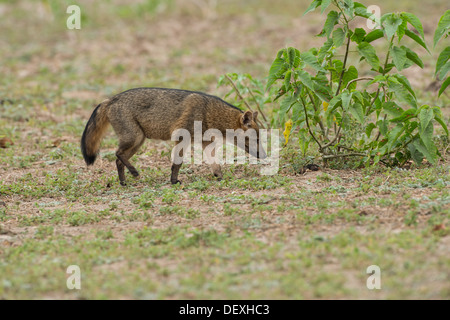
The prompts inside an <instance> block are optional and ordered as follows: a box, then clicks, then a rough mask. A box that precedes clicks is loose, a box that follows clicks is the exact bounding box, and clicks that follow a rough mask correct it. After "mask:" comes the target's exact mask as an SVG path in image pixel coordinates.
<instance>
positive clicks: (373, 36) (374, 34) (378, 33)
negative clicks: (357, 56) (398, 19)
mask: <svg viewBox="0 0 450 320" xmlns="http://www.w3.org/2000/svg"><path fill="white" fill-rule="evenodd" d="M383 36H384V33H383V31H382V30H380V29H375V30H373V31H371V32H369V33H368V34H367V35H366V36H365V37H364V42H367V43H370V42H372V41H375V40H377V39H380V38H383Z"/></svg>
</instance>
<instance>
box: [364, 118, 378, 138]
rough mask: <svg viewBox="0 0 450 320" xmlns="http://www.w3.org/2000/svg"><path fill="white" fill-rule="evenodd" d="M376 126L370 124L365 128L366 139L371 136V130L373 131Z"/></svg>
mask: <svg viewBox="0 0 450 320" xmlns="http://www.w3.org/2000/svg"><path fill="white" fill-rule="evenodd" d="M376 127H377V126H376V125H375V124H373V123H372V122H371V123H369V125H368V126H367V127H366V135H367V138H368V139H369V138H370V135H371V134H372V131H373V129H375V128H376Z"/></svg>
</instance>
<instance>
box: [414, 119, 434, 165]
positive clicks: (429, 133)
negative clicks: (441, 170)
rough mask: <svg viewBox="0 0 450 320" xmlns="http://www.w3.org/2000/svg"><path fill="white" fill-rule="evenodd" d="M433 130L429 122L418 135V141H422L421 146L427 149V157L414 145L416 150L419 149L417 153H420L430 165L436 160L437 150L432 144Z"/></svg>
mask: <svg viewBox="0 0 450 320" xmlns="http://www.w3.org/2000/svg"><path fill="white" fill-rule="evenodd" d="M433 130H434V127H433V123H431V122H430V123H429V124H428V126H427V127H426V128H425V130H424V131H423V132H420V133H419V136H420V140H422V142H423V145H424V146H425V148H426V149H427V151H428V155H427V154H425V153H424V152H422V150H421V149H420V148H419V147H417V145H416V147H417V149H419V151H420V152H422V153H423V154H424V156H425V157H426V158H427V159H428V161H430V162H431V163H434V162H435V161H436V159H437V148H436V146H435V145H434V143H433Z"/></svg>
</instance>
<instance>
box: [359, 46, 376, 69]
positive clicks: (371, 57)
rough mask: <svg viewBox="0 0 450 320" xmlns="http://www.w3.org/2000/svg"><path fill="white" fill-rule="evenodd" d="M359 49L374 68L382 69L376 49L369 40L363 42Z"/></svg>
mask: <svg viewBox="0 0 450 320" xmlns="http://www.w3.org/2000/svg"><path fill="white" fill-rule="evenodd" d="M357 50H358V52H359V54H360V55H362V56H363V57H364V58H365V59H366V60H367V62H368V63H369V64H370V65H371V66H372V68H373V69H375V70H378V69H380V59H378V56H377V53H376V51H375V49H374V48H373V47H372V46H371V45H370V44H369V43H367V42H361V43H360V44H359V45H358V47H357Z"/></svg>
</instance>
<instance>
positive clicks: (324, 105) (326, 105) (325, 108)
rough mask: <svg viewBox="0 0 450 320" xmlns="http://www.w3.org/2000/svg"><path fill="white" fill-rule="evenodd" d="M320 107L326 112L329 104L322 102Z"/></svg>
mask: <svg viewBox="0 0 450 320" xmlns="http://www.w3.org/2000/svg"><path fill="white" fill-rule="evenodd" d="M322 105H323V110H324V111H327V109H328V106H329V105H330V104H329V103H328V102H326V101H324V102H322Z"/></svg>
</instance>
